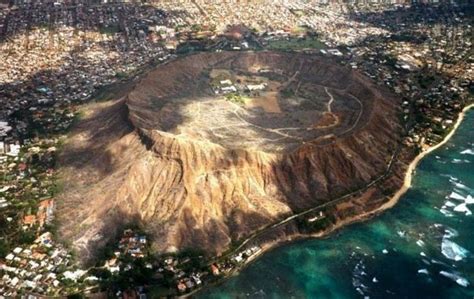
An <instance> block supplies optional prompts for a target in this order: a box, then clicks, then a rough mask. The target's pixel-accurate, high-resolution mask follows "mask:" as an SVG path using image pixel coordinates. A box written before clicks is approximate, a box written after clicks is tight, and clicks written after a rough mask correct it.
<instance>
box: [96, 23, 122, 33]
mask: <svg viewBox="0 0 474 299" xmlns="http://www.w3.org/2000/svg"><path fill="white" fill-rule="evenodd" d="M99 32H100V33H102V34H107V35H113V34H115V33H118V32H120V27H119V26H118V25H112V26H107V27H100V28H99Z"/></svg>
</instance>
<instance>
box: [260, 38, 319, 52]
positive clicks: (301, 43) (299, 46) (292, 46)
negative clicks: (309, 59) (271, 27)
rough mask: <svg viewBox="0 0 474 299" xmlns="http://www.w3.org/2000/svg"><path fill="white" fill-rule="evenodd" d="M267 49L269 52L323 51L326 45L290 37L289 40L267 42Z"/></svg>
mask: <svg viewBox="0 0 474 299" xmlns="http://www.w3.org/2000/svg"><path fill="white" fill-rule="evenodd" d="M267 48H268V49H271V50H303V49H324V48H326V45H325V44H324V43H322V42H321V41H320V40H318V39H316V38H312V37H308V38H305V39H300V38H296V37H291V38H289V39H279V40H272V41H269V42H268V46H267Z"/></svg>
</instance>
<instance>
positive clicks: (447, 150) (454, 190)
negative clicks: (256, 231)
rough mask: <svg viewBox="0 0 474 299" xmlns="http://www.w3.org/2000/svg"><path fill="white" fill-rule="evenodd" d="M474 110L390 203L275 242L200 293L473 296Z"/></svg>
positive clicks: (211, 295) (209, 295)
mask: <svg viewBox="0 0 474 299" xmlns="http://www.w3.org/2000/svg"><path fill="white" fill-rule="evenodd" d="M473 124H474V110H472V109H471V110H470V112H468V113H467V115H466V118H465V119H464V121H463V123H462V124H461V126H460V128H459V129H458V131H457V132H456V134H455V135H454V136H453V138H451V140H450V141H449V142H448V143H447V144H446V145H445V146H443V147H442V148H440V149H438V150H437V151H434V152H433V153H431V154H430V155H429V156H427V157H425V158H424V159H423V160H422V162H421V163H420V164H419V165H418V167H417V170H416V174H415V177H414V181H413V186H412V188H411V189H410V190H409V191H408V192H407V193H406V194H405V195H404V196H403V198H402V199H401V200H400V202H399V203H398V204H397V205H396V207H394V208H393V209H391V210H388V211H386V212H385V213H383V214H382V215H380V216H379V217H377V218H375V219H373V220H370V221H368V222H364V223H360V224H355V225H352V226H349V227H346V228H344V229H342V230H341V231H339V232H337V233H335V234H332V235H331V236H329V237H328V238H325V239H311V240H304V241H299V242H295V243H291V244H288V245H285V246H282V247H279V248H276V249H274V250H272V251H270V252H268V253H266V254H265V255H263V256H262V257H261V258H259V259H258V260H257V261H255V262H254V263H252V264H250V265H249V266H248V267H246V268H245V269H244V270H243V271H242V272H241V273H240V274H239V275H237V276H235V277H232V278H230V279H228V280H226V281H225V282H223V283H222V284H220V285H217V286H214V287H211V288H208V289H205V290H203V291H201V292H200V293H198V294H197V297H198V298H247V297H248V298H474V215H471V211H472V212H473V213H474V199H473V197H474V126H473Z"/></svg>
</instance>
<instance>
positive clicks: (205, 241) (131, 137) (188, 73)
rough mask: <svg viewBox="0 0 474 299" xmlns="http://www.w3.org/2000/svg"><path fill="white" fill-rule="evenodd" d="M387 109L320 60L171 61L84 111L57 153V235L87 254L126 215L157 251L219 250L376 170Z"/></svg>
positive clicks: (388, 147)
mask: <svg viewBox="0 0 474 299" xmlns="http://www.w3.org/2000/svg"><path fill="white" fill-rule="evenodd" d="M399 102H400V101H399V99H398V98H397V97H395V96H394V95H392V94H391V93H389V92H388V91H386V90H384V89H381V88H380V87H377V86H375V85H374V84H373V83H371V82H370V80H369V79H367V78H365V77H364V76H362V75H361V74H360V73H358V72H356V71H354V70H351V69H348V68H345V67H342V66H338V65H337V64H336V63H334V62H332V61H330V60H328V59H326V58H324V57H320V56H314V55H306V54H294V53H280V52H266V51H264V52H220V53H200V54H195V55H190V56H185V57H181V58H178V59H176V60H173V61H170V62H168V63H166V64H164V65H161V66H159V67H157V68H156V69H154V70H152V71H150V72H149V73H147V74H146V75H145V76H144V77H143V78H142V79H141V80H140V81H139V82H138V83H137V84H136V85H135V86H134V88H133V89H132V90H131V91H130V92H128V93H127V95H126V96H124V97H121V98H118V99H116V100H112V101H108V102H102V103H95V104H91V105H89V106H87V107H85V108H84V111H85V113H84V118H83V120H81V122H80V123H79V124H78V125H77V126H76V128H75V129H74V131H73V133H72V135H71V137H70V138H69V140H68V142H67V143H66V146H65V149H64V151H63V154H62V157H61V175H62V177H63V179H64V181H65V183H66V186H65V192H64V194H63V195H62V198H61V200H60V202H59V207H58V209H59V213H58V215H59V221H60V223H61V233H62V235H63V236H64V237H65V238H66V239H69V240H71V241H72V242H73V244H74V246H75V247H76V248H77V249H79V251H80V252H81V253H82V256H84V257H90V256H91V255H92V253H93V252H95V250H96V249H97V248H100V247H101V246H103V245H104V244H105V243H106V242H107V241H108V240H109V239H110V238H111V237H112V236H113V235H114V234H115V233H116V232H117V230H118V228H119V227H121V226H122V225H125V224H127V223H129V222H133V221H136V222H138V223H140V224H141V225H142V226H143V227H144V228H145V229H146V230H147V231H148V232H149V233H150V235H151V236H152V237H153V248H154V249H155V250H156V252H171V251H177V250H181V249H184V248H188V247H198V248H202V249H205V250H208V251H209V252H210V253H212V254H219V253H221V252H223V251H224V250H226V249H227V248H229V246H230V245H231V243H232V242H233V241H236V240H241V239H242V238H245V237H246V236H248V235H249V234H251V233H252V232H254V231H256V230H258V229H260V228H262V227H265V226H267V225H269V224H271V223H275V222H277V221H279V220H281V219H283V218H284V217H288V216H290V215H292V214H294V213H297V212H300V211H304V210H305V209H308V208H311V207H314V206H317V205H320V204H323V203H325V202H328V201H330V200H332V199H334V198H336V197H338V196H341V195H344V194H347V193H349V192H351V191H353V190H356V189H357V188H363V187H364V186H366V185H368V184H370V183H371V182H372V181H373V180H374V179H375V178H377V177H379V176H380V175H381V174H383V173H384V172H385V171H386V170H387V165H388V163H389V162H390V160H391V159H392V158H393V153H394V152H395V149H396V147H397V146H398V144H400V142H401V132H402V129H401V126H400V123H399V118H398V112H399V111H398V110H397V109H398V108H397V107H398V106H399ZM369 201H370V199H369Z"/></svg>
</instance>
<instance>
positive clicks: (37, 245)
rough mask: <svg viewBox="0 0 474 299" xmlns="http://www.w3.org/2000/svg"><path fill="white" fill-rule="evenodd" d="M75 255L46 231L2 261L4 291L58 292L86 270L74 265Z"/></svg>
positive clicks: (13, 293)
mask: <svg viewBox="0 0 474 299" xmlns="http://www.w3.org/2000/svg"><path fill="white" fill-rule="evenodd" d="M72 265H73V262H72V256H71V255H70V254H69V253H68V251H67V250H66V249H65V248H64V247H63V246H61V245H60V244H57V243H55V242H54V240H53V238H52V235H51V233H49V232H45V233H43V234H41V235H39V236H38V238H36V240H35V241H34V242H33V244H31V245H28V246H21V247H20V246H19V247H16V248H14V249H13V250H12V251H11V252H10V253H9V254H8V255H7V256H6V257H5V260H4V261H0V275H1V279H0V294H2V295H3V296H6V297H15V296H18V295H19V294H20V292H21V293H23V294H25V293H26V294H28V293H30V294H48V295H58V294H59V293H58V289H60V288H61V287H62V286H64V284H65V283H67V281H68V280H71V281H77V279H78V278H79V277H82V276H83V275H84V274H85V272H84V271H82V270H77V269H74V268H73V267H72Z"/></svg>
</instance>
